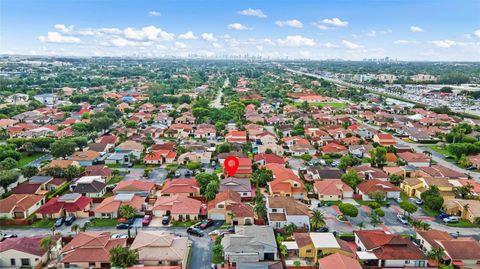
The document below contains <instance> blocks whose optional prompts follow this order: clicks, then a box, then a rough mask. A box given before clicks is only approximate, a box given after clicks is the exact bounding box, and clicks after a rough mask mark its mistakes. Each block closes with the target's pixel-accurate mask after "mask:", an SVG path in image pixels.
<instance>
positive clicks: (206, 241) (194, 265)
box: [2, 220, 222, 269]
mask: <svg viewBox="0 0 480 269" xmlns="http://www.w3.org/2000/svg"><path fill="white" fill-rule="evenodd" d="M79 221H82V220H77V221H75V223H80V222H79ZM83 222H85V220H83ZM221 225H222V222H216V223H215V225H214V226H212V227H209V228H207V229H205V230H204V233H205V236H203V237H198V236H192V235H189V234H187V228H183V227H142V228H137V229H135V228H132V229H131V230H130V233H131V236H135V235H136V232H137V231H138V232H139V231H142V230H148V231H166V232H169V233H172V234H175V235H177V236H182V237H188V238H189V239H190V241H191V242H192V253H191V256H190V262H189V267H188V268H189V269H210V268H211V262H212V245H213V242H212V240H211V239H210V236H208V233H209V232H211V231H213V230H216V229H219V228H220V226H221ZM89 231H104V232H111V233H112V234H114V233H116V234H128V231H127V230H117V229H115V227H92V228H90V229H89ZM57 232H58V233H60V234H62V235H63V236H68V235H72V234H73V233H72V232H71V231H70V227H66V226H65V225H63V226H62V227H60V228H58V229H57V230H56V233H57ZM2 233H13V234H17V235H18V236H33V235H48V234H51V233H52V231H51V230H50V229H48V228H46V229H45V228H26V229H18V228H17V229H2Z"/></svg>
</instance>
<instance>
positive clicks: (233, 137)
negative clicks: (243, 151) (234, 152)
mask: <svg viewBox="0 0 480 269" xmlns="http://www.w3.org/2000/svg"><path fill="white" fill-rule="evenodd" d="M225 141H227V143H230V144H245V143H247V131H234V130H232V131H229V132H228V133H227V134H226V135H225Z"/></svg>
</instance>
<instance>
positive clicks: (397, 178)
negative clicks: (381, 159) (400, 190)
mask: <svg viewBox="0 0 480 269" xmlns="http://www.w3.org/2000/svg"><path fill="white" fill-rule="evenodd" d="M403 180H405V178H404V177H403V176H401V175H395V174H391V175H390V176H389V177H388V181H390V183H392V184H393V185H395V186H400V183H402V182H403Z"/></svg>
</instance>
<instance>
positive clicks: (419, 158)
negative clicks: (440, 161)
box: [398, 152, 430, 167]
mask: <svg viewBox="0 0 480 269" xmlns="http://www.w3.org/2000/svg"><path fill="white" fill-rule="evenodd" d="M398 158H400V159H401V160H403V161H404V162H406V163H407V164H408V165H413V166H416V167H428V166H430V157H428V156H427V155H425V154H423V153H413V152H400V153H398Z"/></svg>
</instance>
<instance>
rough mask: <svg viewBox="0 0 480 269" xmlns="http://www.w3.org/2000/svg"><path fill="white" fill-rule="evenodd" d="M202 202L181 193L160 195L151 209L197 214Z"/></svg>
mask: <svg viewBox="0 0 480 269" xmlns="http://www.w3.org/2000/svg"><path fill="white" fill-rule="evenodd" d="M201 206H202V202H200V201H199V200H196V199H192V198H189V197H186V196H183V195H178V194H177V195H173V196H160V197H158V198H157V200H156V201H155V204H154V205H153V208H152V210H163V211H170V212H171V213H172V214H199V213H200V208H201Z"/></svg>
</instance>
